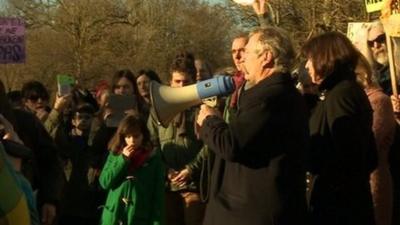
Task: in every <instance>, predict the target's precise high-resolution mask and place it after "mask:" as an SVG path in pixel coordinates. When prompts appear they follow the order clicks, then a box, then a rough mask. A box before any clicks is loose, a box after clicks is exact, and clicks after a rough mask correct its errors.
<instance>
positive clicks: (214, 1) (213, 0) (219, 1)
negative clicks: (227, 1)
mask: <svg viewBox="0 0 400 225" xmlns="http://www.w3.org/2000/svg"><path fill="white" fill-rule="evenodd" d="M205 1H208V2H210V3H222V2H223V0H205Z"/></svg>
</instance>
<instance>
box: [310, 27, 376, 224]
mask: <svg viewBox="0 0 400 225" xmlns="http://www.w3.org/2000/svg"><path fill="white" fill-rule="evenodd" d="M303 53H304V55H305V56H306V58H307V59H308V61H307V63H306V65H305V67H306V68H307V69H308V72H309V74H310V76H311V79H312V81H313V83H315V84H317V85H318V88H319V91H320V92H321V93H322V96H321V97H320V98H321V99H322V100H321V101H320V102H319V103H317V106H316V108H315V109H314V111H313V114H312V115H311V118H310V133H311V148H310V152H309V155H308V163H309V164H308V169H309V171H310V172H311V173H312V175H313V176H314V178H315V179H314V184H313V188H312V190H311V200H310V213H311V222H312V224H313V225H319V224H323V225H373V224H375V221H374V214H373V205H372V197H371V190H370V184H369V177H370V173H371V172H372V171H373V170H374V169H375V167H376V165H377V156H376V154H377V153H376V146H375V140H374V136H373V133H372V109H371V105H370V103H369V101H368V97H367V95H366V94H365V92H364V90H363V88H362V87H361V86H360V85H359V84H358V83H357V82H356V75H355V72H354V71H355V68H356V65H357V62H358V59H359V54H360V53H359V52H358V51H357V50H356V49H355V47H354V46H353V45H352V43H351V42H350V40H349V39H347V37H346V36H345V35H343V34H341V33H339V32H328V33H325V34H322V35H319V36H316V37H314V38H312V39H311V40H309V41H308V42H307V43H306V44H305V45H304V46H303Z"/></svg>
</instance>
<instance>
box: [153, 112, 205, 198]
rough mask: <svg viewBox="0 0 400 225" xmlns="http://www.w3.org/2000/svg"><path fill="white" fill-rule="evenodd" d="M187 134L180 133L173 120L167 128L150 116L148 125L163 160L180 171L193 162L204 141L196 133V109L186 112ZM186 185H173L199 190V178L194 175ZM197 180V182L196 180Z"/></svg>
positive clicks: (173, 187)
mask: <svg viewBox="0 0 400 225" xmlns="http://www.w3.org/2000/svg"><path fill="white" fill-rule="evenodd" d="M184 113H185V130H186V131H185V134H183V135H179V134H178V132H179V129H178V127H177V126H176V125H175V124H174V122H171V123H170V124H169V125H168V127H167V128H164V127H162V126H161V125H158V124H157V123H156V122H155V121H154V120H153V119H152V117H151V116H150V117H149V119H148V123H147V127H148V128H149V131H150V136H151V141H152V142H153V144H154V145H155V146H157V147H158V148H160V150H161V153H162V157H163V160H164V162H165V164H166V166H167V168H168V169H173V170H176V171H180V170H182V169H184V168H185V167H186V166H187V165H188V164H189V163H190V162H192V161H193V160H194V159H195V158H196V156H197V154H198V153H199V152H200V149H201V148H202V147H203V142H202V141H201V140H199V139H198V138H197V136H196V134H195V130H194V127H195V115H196V110H194V109H192V110H186V111H185V112H184ZM192 180H193V181H192V182H190V183H189V184H188V185H187V186H185V187H176V186H173V185H171V186H170V189H171V190H172V191H177V190H188V189H189V190H193V191H197V190H198V178H196V177H192ZM194 181H195V182H194Z"/></svg>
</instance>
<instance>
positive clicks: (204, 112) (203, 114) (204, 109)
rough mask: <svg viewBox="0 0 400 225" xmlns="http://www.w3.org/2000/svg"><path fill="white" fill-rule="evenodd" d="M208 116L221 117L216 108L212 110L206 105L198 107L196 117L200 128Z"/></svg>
mask: <svg viewBox="0 0 400 225" xmlns="http://www.w3.org/2000/svg"><path fill="white" fill-rule="evenodd" d="M208 116H218V117H222V115H221V112H220V111H218V110H217V109H216V108H212V107H210V106H208V105H206V104H203V105H201V106H200V111H199V115H198V116H197V124H198V125H199V126H200V127H201V126H202V125H203V122H204V120H205V119H206V118H207V117H208Z"/></svg>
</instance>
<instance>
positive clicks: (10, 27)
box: [0, 17, 25, 64]
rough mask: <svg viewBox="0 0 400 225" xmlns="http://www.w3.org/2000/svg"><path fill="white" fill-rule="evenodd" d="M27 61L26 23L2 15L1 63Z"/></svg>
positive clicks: (0, 37) (0, 23)
mask: <svg viewBox="0 0 400 225" xmlns="http://www.w3.org/2000/svg"><path fill="white" fill-rule="evenodd" d="M7 63H25V23H24V21H23V20H22V19H20V18H11V17H0V64H7Z"/></svg>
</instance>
